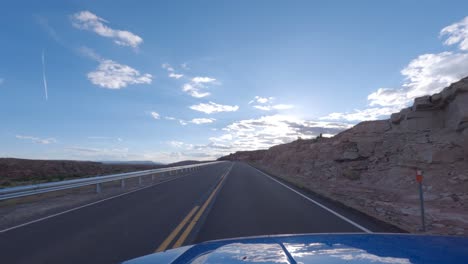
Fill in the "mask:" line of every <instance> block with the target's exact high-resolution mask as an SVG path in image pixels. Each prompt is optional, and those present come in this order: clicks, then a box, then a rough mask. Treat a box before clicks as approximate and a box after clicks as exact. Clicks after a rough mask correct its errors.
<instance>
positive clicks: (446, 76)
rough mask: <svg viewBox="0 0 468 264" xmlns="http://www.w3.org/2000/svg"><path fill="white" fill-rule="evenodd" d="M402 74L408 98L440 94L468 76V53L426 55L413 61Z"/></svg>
mask: <svg viewBox="0 0 468 264" xmlns="http://www.w3.org/2000/svg"><path fill="white" fill-rule="evenodd" d="M401 73H402V74H403V75H404V76H405V79H406V82H405V84H404V85H403V86H404V87H405V88H406V89H407V98H408V99H410V100H412V99H414V98H416V97H419V96H423V95H431V94H433V93H436V92H439V91H440V90H441V89H442V88H444V87H445V86H448V85H449V84H450V83H453V82H456V81H458V80H459V79H461V78H463V77H465V76H466V75H467V74H468V53H453V52H442V53H438V54H424V55H421V56H419V57H418V58H416V59H414V60H412V61H411V62H410V63H409V64H408V66H406V67H405V68H404V69H403V70H402V71H401Z"/></svg>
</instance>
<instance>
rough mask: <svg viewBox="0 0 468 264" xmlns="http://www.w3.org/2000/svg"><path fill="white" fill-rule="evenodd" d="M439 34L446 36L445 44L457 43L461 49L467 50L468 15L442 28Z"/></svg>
mask: <svg viewBox="0 0 468 264" xmlns="http://www.w3.org/2000/svg"><path fill="white" fill-rule="evenodd" d="M440 36H441V37H442V36H447V39H446V40H445V42H444V44H445V45H454V44H458V47H459V48H460V49H461V50H468V17H465V18H464V19H462V20H460V21H458V22H457V23H454V24H452V25H450V26H447V27H445V28H443V29H442V30H441V31H440Z"/></svg>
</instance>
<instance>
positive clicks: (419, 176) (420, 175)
mask: <svg viewBox="0 0 468 264" xmlns="http://www.w3.org/2000/svg"><path fill="white" fill-rule="evenodd" d="M416 181H417V182H418V185H419V200H420V204H421V231H423V232H426V220H425V218H424V194H423V188H422V182H423V173H422V171H421V170H416Z"/></svg>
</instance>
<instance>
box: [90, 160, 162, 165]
mask: <svg viewBox="0 0 468 264" xmlns="http://www.w3.org/2000/svg"><path fill="white" fill-rule="evenodd" d="M99 162H101V163H103V164H127V165H165V164H164V163H161V162H154V161H150V160H128V161H122V160H104V161H99Z"/></svg>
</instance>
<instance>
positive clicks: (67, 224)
mask: <svg viewBox="0 0 468 264" xmlns="http://www.w3.org/2000/svg"><path fill="white" fill-rule="evenodd" d="M330 206H333V205H330ZM332 209H333V210H334V211H338V212H339V213H340V215H342V214H345V216H346V217H344V218H346V219H343V217H340V216H337V215H336V213H333V212H330V211H329V210H327V209H323V208H322V207H320V206H319V205H317V204H315V203H314V202H312V201H311V200H310V199H308V198H305V197H304V196H303V195H300V194H298V193H297V191H294V190H292V189H290V188H288V187H287V186H285V185H283V184H282V183H280V182H278V181H277V180H274V179H272V178H270V177H269V176H267V175H264V174H263V173H261V172H259V171H257V170H256V169H254V168H252V167H250V166H249V165H247V164H243V163H230V162H225V163H221V164H216V165H212V166H206V167H203V168H202V169H201V170H199V171H196V172H194V173H192V174H190V175H187V176H185V177H182V178H178V179H176V180H173V181H170V182H166V183H162V184H159V185H155V186H152V187H149V188H145V189H142V190H140V191H137V192H133V193H130V194H127V195H124V196H120V197H117V198H115V199H110V200H107V201H104V202H102V203H98V204H95V205H92V206H88V207H85V208H82V209H79V210H76V211H72V212H69V213H66V214H62V215H59V216H56V217H52V218H49V219H46V220H44V221H40V222H36V223H33V224H30V225H27V226H23V227H20V228H17V229H13V230H10V231H7V232H4V233H0V248H1V251H2V256H1V259H2V263H117V262H121V261H124V260H127V259H131V258H135V257H138V256H142V255H146V254H150V253H153V252H155V251H156V250H165V249H169V248H172V247H177V246H180V245H186V244H191V243H198V242H201V241H207V240H213V239H220V238H229V237H239V236H252V235H266V234H290V233H323V232H363V231H366V230H367V229H372V230H378V231H388V230H385V227H382V226H379V225H378V224H376V223H375V222H373V221H372V220H370V219H367V218H366V217H362V216H359V215H357V216H356V215H355V214H354V213H353V212H346V210H344V209H343V208H338V209H336V210H335V209H334V208H332ZM343 210H344V211H343ZM348 211H349V210H348ZM346 214H347V215H346ZM348 216H349V218H350V219H353V220H349V219H348ZM357 222H359V224H357Z"/></svg>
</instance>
